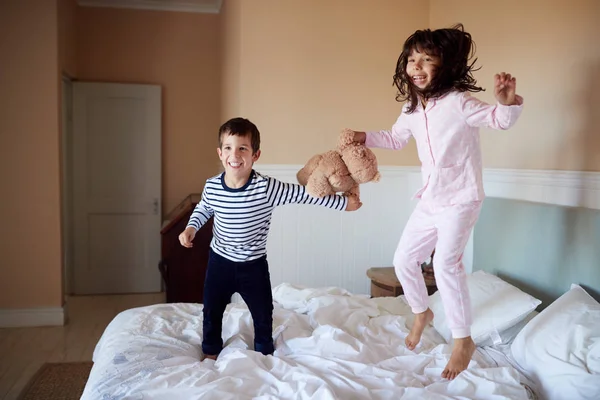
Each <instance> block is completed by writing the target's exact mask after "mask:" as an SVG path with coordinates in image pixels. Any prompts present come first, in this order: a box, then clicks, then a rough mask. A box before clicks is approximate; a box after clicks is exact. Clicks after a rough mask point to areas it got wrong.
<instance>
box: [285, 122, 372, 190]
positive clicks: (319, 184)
mask: <svg viewBox="0 0 600 400" xmlns="http://www.w3.org/2000/svg"><path fill="white" fill-rule="evenodd" d="M353 138H354V132H353V131H352V130H350V129H344V130H343V131H342V133H341V134H340V139H339V144H338V148H337V150H330V151H328V152H326V153H324V154H318V155H316V156H313V157H312V158H311V159H310V160H308V162H307V163H306V165H305V166H304V167H303V168H302V169H301V170H300V171H298V174H297V175H296V177H297V179H298V182H299V183H300V184H301V185H304V186H306V191H307V192H308V193H309V194H310V195H311V196H314V197H324V196H329V195H332V194H336V193H340V192H343V193H344V194H345V195H347V196H356V197H357V199H358V200H360V190H359V185H360V184H362V183H367V182H378V181H379V178H380V175H379V171H378V169H377V158H375V154H373V152H372V151H371V150H370V149H368V148H367V147H366V146H365V145H362V144H359V143H356V142H354V141H353Z"/></svg>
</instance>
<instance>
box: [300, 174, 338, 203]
mask: <svg viewBox="0 0 600 400" xmlns="http://www.w3.org/2000/svg"><path fill="white" fill-rule="evenodd" d="M306 191H307V192H308V194H310V195H311V196H313V197H325V196H329V195H332V194H335V192H334V191H333V190H332V189H331V185H330V184H329V180H328V179H327V177H326V176H325V174H323V172H322V171H319V170H316V171H313V173H312V175H311V176H310V177H309V178H308V182H307V183H306Z"/></svg>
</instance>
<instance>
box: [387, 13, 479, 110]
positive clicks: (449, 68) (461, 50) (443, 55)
mask: <svg viewBox="0 0 600 400" xmlns="http://www.w3.org/2000/svg"><path fill="white" fill-rule="evenodd" d="M413 49H414V50H416V51H418V52H419V53H421V52H425V53H427V54H429V55H434V56H438V57H439V58H440V62H441V65H440V67H439V68H438V69H437V71H436V74H435V76H434V77H433V79H432V81H431V84H430V85H429V87H427V88H426V89H423V90H422V89H419V88H418V87H417V86H415V85H414V83H413V82H412V79H410V77H409V76H408V75H407V73H406V65H407V63H408V57H409V56H410V54H411V53H412V51H413ZM474 54H475V42H473V40H472V39H471V35H470V34H469V33H468V32H465V31H464V27H463V25H462V24H457V25H455V26H453V27H451V28H445V29H436V30H434V31H431V30H429V29H425V30H418V31H416V32H415V33H413V34H412V35H411V36H410V37H409V38H408V39H406V42H404V48H403V49H402V53H401V54H400V57H398V62H397V63H396V73H395V74H394V85H396V86H397V87H398V90H399V93H398V94H397V95H396V101H400V102H402V101H407V100H408V110H407V111H406V112H407V113H409V114H410V113H412V112H413V111H415V109H416V108H417V106H418V104H419V97H423V98H425V99H434V98H438V97H441V96H443V95H445V94H446V93H448V92H450V91H452V90H458V91H461V92H465V91H470V92H479V91H482V90H485V89H483V88H481V87H479V86H476V84H477V81H476V80H475V78H474V77H473V74H472V73H473V71H477V69H478V68H477V69H474V68H473V65H474V64H475V62H476V61H477V58H475V59H474V60H473V62H471V63H470V62H469V61H470V60H471V58H472V57H473V56H474Z"/></svg>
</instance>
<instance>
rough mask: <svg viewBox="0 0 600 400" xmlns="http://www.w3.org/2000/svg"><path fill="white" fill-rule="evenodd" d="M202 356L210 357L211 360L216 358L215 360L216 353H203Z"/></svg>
mask: <svg viewBox="0 0 600 400" xmlns="http://www.w3.org/2000/svg"><path fill="white" fill-rule="evenodd" d="M204 358H205V359H207V358H208V359H211V360H215V361H216V360H217V355H216V354H205V355H204Z"/></svg>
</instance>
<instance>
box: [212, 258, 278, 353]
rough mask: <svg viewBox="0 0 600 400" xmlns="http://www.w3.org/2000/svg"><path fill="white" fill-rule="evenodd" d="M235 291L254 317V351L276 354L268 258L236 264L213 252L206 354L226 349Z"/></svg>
mask: <svg viewBox="0 0 600 400" xmlns="http://www.w3.org/2000/svg"><path fill="white" fill-rule="evenodd" d="M235 292H237V293H239V294H240V295H241V296H242V298H243V299H244V301H245V302H246V304H247V305H248V308H249V309H250V314H251V315H252V320H253V322H254V350H256V351H259V352H261V353H263V354H273V352H274V351H275V348H274V346H273V337H272V335H273V294H272V293H271V276H270V274H269V265H268V264H267V256H263V257H261V258H259V259H257V260H252V261H247V262H234V261H230V260H228V259H226V258H224V257H222V256H220V255H218V254H217V253H215V252H214V251H213V250H212V249H211V250H210V253H209V256H208V268H207V269H206V279H205V281H204V321H203V339H202V352H203V353H204V354H208V355H217V354H219V353H220V352H221V350H222V349H223V339H222V337H221V331H222V327H223V314H224V312H225V307H227V304H229V303H230V301H231V296H232V295H233V294H234V293H235Z"/></svg>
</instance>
